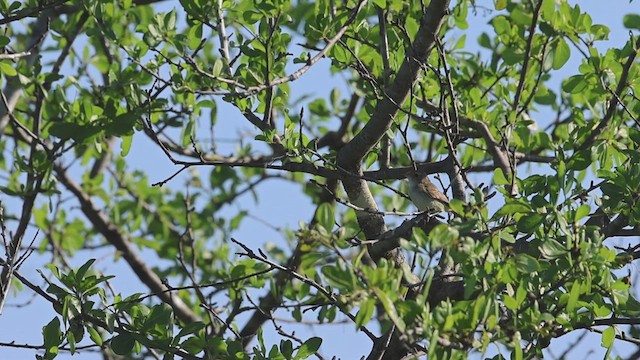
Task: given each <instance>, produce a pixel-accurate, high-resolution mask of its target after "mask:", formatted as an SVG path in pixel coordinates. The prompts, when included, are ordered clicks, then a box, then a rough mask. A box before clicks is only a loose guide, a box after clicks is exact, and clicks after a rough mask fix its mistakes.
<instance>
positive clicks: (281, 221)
mask: <svg viewBox="0 0 640 360" xmlns="http://www.w3.org/2000/svg"><path fill="white" fill-rule="evenodd" d="M477 3H478V4H479V5H482V4H483V3H486V4H488V6H491V3H492V2H488V1H477ZM571 3H577V2H576V1H572V2H571ZM579 3H580V4H581V6H582V7H583V9H585V10H586V11H587V12H588V13H589V14H590V15H591V16H592V18H593V20H594V21H593V22H594V23H601V24H605V25H606V26H608V27H609V28H610V29H611V35H610V40H609V41H608V42H606V43H601V45H600V46H601V47H602V48H604V47H609V46H620V45H621V44H623V43H624V42H625V41H626V40H627V38H628V30H626V29H624V28H623V27H622V15H623V14H626V13H630V12H632V11H633V10H635V12H638V6H637V1H636V2H634V3H631V4H630V3H629V2H628V1H627V0H612V1H597V0H595V1H580V2H579ZM162 7H163V9H164V11H166V10H170V9H171V8H173V7H177V8H179V4H178V3H177V2H176V3H172V2H164V3H163V4H162ZM492 16H493V14H485V13H483V11H480V12H479V13H478V16H477V17H475V18H473V19H472V20H470V26H469V29H468V30H467V31H466V33H467V45H468V46H469V47H470V50H471V51H475V49H476V48H477V43H476V41H475V38H476V37H477V35H479V34H480V32H482V31H487V32H488V33H489V34H490V33H491V32H490V31H491V29H490V28H489V27H488V25H487V24H486V23H487V21H488V20H489V19H490V18H491V17H492ZM455 34H456V33H455V32H454V33H453V35H455ZM450 36H451V35H450ZM474 47H476V48H474ZM572 50H575V49H572ZM572 54H573V57H572V59H571V60H570V62H569V64H568V65H567V66H566V67H565V68H563V69H562V70H561V71H559V72H558V74H557V79H558V86H559V81H560V79H562V78H564V77H565V76H566V75H568V74H573V73H574V72H575V71H576V69H577V65H578V64H579V63H580V61H581V59H580V58H579V57H577V56H576V54H577V52H576V51H572ZM336 86H337V87H339V88H340V89H341V93H342V94H343V96H347V95H348V94H349V92H350V90H349V88H348V86H347V85H346V82H345V81H344V79H343V78H341V77H340V76H331V75H330V73H329V62H328V60H323V61H321V62H320V63H319V64H318V65H316V66H314V67H313V68H312V70H311V71H309V72H308V73H307V74H305V75H304V76H303V77H302V78H301V79H299V80H297V81H295V82H293V83H292V84H291V92H292V93H300V94H302V93H308V94H312V95H314V94H318V93H320V94H321V95H322V96H325V97H328V94H329V91H330V89H331V88H333V87H336ZM556 90H558V89H556ZM219 105H220V108H219V119H220V120H219V122H218V124H219V125H218V126H217V128H216V130H217V136H219V137H222V138H237V137H238V134H239V133H242V132H244V131H253V130H252V129H253V128H252V126H251V125H250V124H248V123H246V122H244V119H243V118H242V116H241V114H239V113H238V112H237V110H235V109H234V108H233V107H231V106H228V105H227V106H224V105H223V104H221V103H220V102H219ZM223 119H224V120H228V121H223ZM229 147H230V149H228V150H229V151H230V150H231V147H232V146H231V145H229ZM221 149H222V150H225V149H224V147H221ZM149 158H153V159H154V161H152V162H150V161H149V160H148V159H149ZM127 160H129V161H130V163H131V164H133V165H132V166H133V167H135V168H137V169H139V170H142V171H144V172H146V173H147V174H148V176H149V178H150V181H151V182H156V181H160V180H163V179H165V178H166V177H168V176H169V175H171V174H172V173H173V172H174V171H175V170H177V168H176V167H174V166H173V165H172V164H171V162H169V161H168V160H167V159H165V157H164V155H163V154H162V152H161V151H160V149H158V148H157V147H155V146H154V145H153V144H151V143H150V142H149V141H148V140H147V139H146V137H144V136H143V135H139V136H137V137H136V138H135V139H134V143H133V148H132V149H131V152H130V154H129V155H128V158H127ZM205 171H206V169H201V172H205ZM184 180H185V179H184V177H177V178H176V179H174V180H173V181H172V182H171V183H170V185H169V186H172V187H175V188H182V187H183V185H184ZM301 190H302V189H301V188H300V187H298V188H295V187H294V188H292V185H291V183H289V182H285V181H280V180H272V181H268V182H267V183H266V184H265V185H264V187H263V188H261V189H260V190H259V192H260V200H259V202H258V203H255V202H254V201H253V198H252V197H251V196H245V197H243V198H241V199H240V201H238V202H237V203H235V204H233V205H230V206H228V207H227V208H224V209H223V210H222V211H224V212H227V213H228V214H235V213H236V212H237V211H238V210H239V209H242V210H248V211H250V213H251V214H252V216H254V217H255V218H256V219H263V220H265V221H268V222H269V223H270V224H271V225H273V226H275V227H278V228H289V229H294V230H295V229H297V228H298V222H299V221H305V222H306V221H308V220H309V219H310V218H311V217H312V216H313V211H314V207H313V206H312V204H311V203H310V201H309V200H308V199H307V198H306V197H305V196H304V195H303V194H302V191H301ZM256 219H251V218H249V219H246V220H245V221H244V222H243V226H241V228H240V229H239V230H238V231H236V233H235V234H234V237H236V238H238V239H239V240H241V241H244V242H245V243H247V244H248V245H250V246H252V247H254V248H257V247H264V245H265V243H267V242H272V243H277V244H283V237H282V234H281V233H280V232H278V231H275V230H274V229H273V228H272V227H270V226H266V225H265V224H263V223H262V222H260V221H258V220H256ZM38 240H39V239H38ZM79 255H80V256H79V257H78V258H76V259H74V260H73V261H74V262H75V264H76V265H80V264H82V263H84V261H86V259H88V258H92V257H93V258H95V257H97V258H98V262H97V263H96V267H97V268H98V269H101V270H102V271H104V272H105V273H108V274H112V273H115V274H116V275H117V276H118V277H117V278H115V279H114V280H113V281H112V284H113V286H114V288H115V289H116V291H118V292H122V293H123V294H130V293H133V292H137V291H140V285H141V284H140V283H139V282H138V281H137V280H134V281H131V279H132V278H134V277H132V276H131V273H130V271H129V269H128V267H127V266H126V264H124V263H123V262H121V261H120V262H117V263H115V264H114V263H113V261H112V257H111V256H110V255H111V253H110V252H104V253H88V252H80V253H79ZM144 255H145V256H146V257H147V259H148V260H149V261H150V262H153V261H156V259H155V257H154V256H153V254H151V253H150V252H146V253H144ZM46 262H48V258H47V257H46V256H37V255H34V256H32V257H31V258H30V259H29V260H28V261H27V262H26V263H25V265H24V266H23V268H22V270H21V272H22V274H23V275H26V276H27V277H28V278H30V279H31V280H32V281H35V282H36V283H37V282H38V279H39V275H38V274H37V272H36V269H38V268H41V267H42V265H43V264H45V263H46ZM30 298H31V295H30V293H29V292H27V291H24V292H22V293H21V294H20V295H19V297H18V298H17V299H10V302H9V305H8V306H7V307H5V309H4V313H3V314H2V316H0V341H2V342H7V341H11V340H15V341H16V342H17V343H32V344H38V343H40V342H41V327H42V326H43V325H45V324H46V323H47V322H48V321H49V320H50V319H51V317H52V316H53V312H52V311H51V309H50V308H49V306H48V303H45V302H44V301H42V300H41V299H40V298H38V297H35V298H33V304H31V305H29V306H28V307H24V308H16V307H12V306H11V304H20V303H23V302H24V301H26V300H27V299H30ZM282 316H283V317H284V316H285V315H282ZM295 329H296V334H297V335H298V336H299V337H301V338H306V337H310V336H320V337H322V338H323V339H324V341H325V346H323V350H324V351H323V354H324V355H326V356H327V357H328V358H331V356H334V355H335V356H338V357H340V358H342V359H345V360H346V359H358V358H360V356H362V355H366V354H367V353H368V351H369V350H370V341H369V340H368V338H367V337H366V336H364V335H363V334H362V333H356V332H355V330H354V326H353V325H352V324H351V323H349V324H348V325H346V326H336V325H316V326H310V325H296V326H295ZM265 330H266V331H267V336H266V341H267V342H270V343H277V342H279V337H278V336H276V335H274V332H273V331H272V326H271V325H270V324H269V323H267V324H266V326H265ZM578 336H580V334H577V333H576V334H570V335H566V336H564V337H561V338H559V339H556V340H554V341H553V342H552V344H551V346H550V348H549V349H550V351H551V352H552V353H553V354H555V355H559V354H560V353H562V352H563V351H564V350H565V349H566V348H568V347H571V346H574V345H573V343H574V342H575V340H576V339H577V337H578ZM355 344H357V345H355ZM599 344H600V335H599V334H589V335H587V340H586V342H583V343H581V346H580V347H579V348H576V349H575V350H573V351H572V352H571V353H570V355H571V358H594V359H596V358H602V357H603V355H604V352H605V350H604V349H603V348H601V347H600V346H599ZM616 349H617V350H619V351H621V352H622V353H629V352H631V351H633V350H635V347H634V346H630V345H626V344H624V343H623V342H620V341H619V342H617V344H616ZM495 350H496V349H494V350H493V351H495ZM1 352H2V358H7V359H22V358H33V352H32V351H30V350H21V349H12V348H3V349H2V351H1ZM58 358H59V359H78V358H81V359H98V358H99V356H98V355H89V354H87V353H82V354H80V355H79V356H75V357H70V356H69V355H67V354H66V353H63V354H62V355H60V356H59V357H58Z"/></svg>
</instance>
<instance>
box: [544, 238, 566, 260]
mask: <svg viewBox="0 0 640 360" xmlns="http://www.w3.org/2000/svg"><path fill="white" fill-rule="evenodd" d="M568 252H569V249H567V247H566V246H564V245H562V244H560V243H559V242H557V241H556V240H554V239H550V238H549V239H544V241H543V242H542V246H541V247H540V254H541V255H542V256H543V257H544V258H545V259H550V260H552V259H557V258H559V257H562V256H564V255H565V254H567V253H568Z"/></svg>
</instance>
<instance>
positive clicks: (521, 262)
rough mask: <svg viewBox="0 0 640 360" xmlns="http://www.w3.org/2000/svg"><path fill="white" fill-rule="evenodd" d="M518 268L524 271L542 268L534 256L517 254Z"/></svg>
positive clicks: (530, 271)
mask: <svg viewBox="0 0 640 360" xmlns="http://www.w3.org/2000/svg"><path fill="white" fill-rule="evenodd" d="M515 261H516V268H517V269H518V271H520V272H522V273H533V272H536V271H538V270H540V264H539V263H538V260H536V259H535V258H534V257H533V256H531V255H527V254H517V255H516V257H515Z"/></svg>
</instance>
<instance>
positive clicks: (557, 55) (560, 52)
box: [553, 38, 571, 70]
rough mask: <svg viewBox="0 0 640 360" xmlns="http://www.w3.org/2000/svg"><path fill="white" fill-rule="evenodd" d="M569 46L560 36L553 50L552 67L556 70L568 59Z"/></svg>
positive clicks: (569, 53)
mask: <svg viewBox="0 0 640 360" xmlns="http://www.w3.org/2000/svg"><path fill="white" fill-rule="evenodd" d="M570 57H571V48H570V47H569V44H567V42H566V41H565V40H564V39H562V38H560V39H559V40H558V43H557V44H556V46H555V48H554V51H553V69H554V70H558V69H560V68H561V67H563V66H564V64H566V63H567V61H569V58H570Z"/></svg>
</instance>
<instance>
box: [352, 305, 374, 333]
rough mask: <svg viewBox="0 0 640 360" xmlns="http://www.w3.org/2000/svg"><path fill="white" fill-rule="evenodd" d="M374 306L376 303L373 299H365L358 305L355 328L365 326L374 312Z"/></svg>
mask: <svg viewBox="0 0 640 360" xmlns="http://www.w3.org/2000/svg"><path fill="white" fill-rule="evenodd" d="M375 305H376V301H375V300H374V299H367V300H365V301H363V302H362V303H361V304H360V309H358V313H357V314H356V321H355V322H356V327H357V328H360V327H362V326H364V325H366V324H367V323H368V322H369V320H371V316H373V311H374V310H375Z"/></svg>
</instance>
